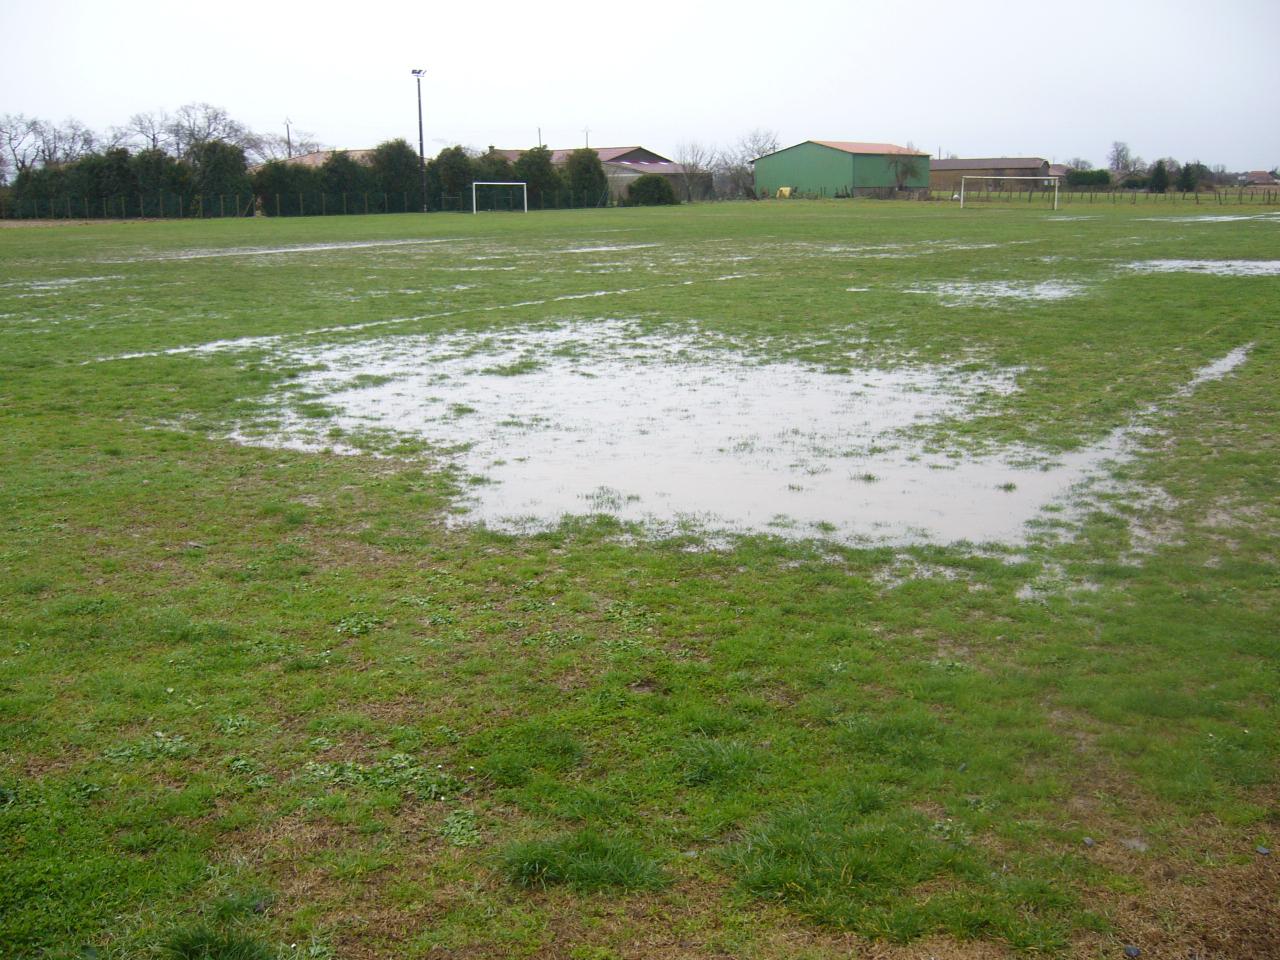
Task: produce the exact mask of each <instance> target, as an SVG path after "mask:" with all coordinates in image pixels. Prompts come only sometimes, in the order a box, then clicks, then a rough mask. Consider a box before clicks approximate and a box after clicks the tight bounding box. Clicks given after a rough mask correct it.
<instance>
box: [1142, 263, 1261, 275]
mask: <svg viewBox="0 0 1280 960" xmlns="http://www.w3.org/2000/svg"><path fill="white" fill-rule="evenodd" d="M1125 266H1126V267H1127V268H1128V269H1130V270H1134V271H1137V272H1138V273H1207V274H1211V275H1213V276H1215V277H1280V260H1138V261H1135V262H1133V263H1128V264H1125Z"/></svg>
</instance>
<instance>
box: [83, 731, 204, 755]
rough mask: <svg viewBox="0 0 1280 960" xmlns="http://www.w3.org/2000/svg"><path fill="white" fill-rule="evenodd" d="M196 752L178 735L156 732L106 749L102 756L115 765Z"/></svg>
mask: <svg viewBox="0 0 1280 960" xmlns="http://www.w3.org/2000/svg"><path fill="white" fill-rule="evenodd" d="M195 752H196V748H195V746H194V745H193V744H191V743H188V742H187V738H186V737H184V736H183V735H182V734H180V733H165V732H163V731H161V730H157V731H156V732H155V733H153V734H152V735H151V736H150V737H147V738H145V739H142V740H135V741H134V742H132V743H122V744H118V745H116V746H114V747H108V748H107V749H106V750H104V751H103V756H104V757H106V758H107V759H108V760H111V761H113V762H116V763H127V762H128V761H130V760H156V759H160V758H164V757H189V756H191V755H192V754H193V753H195Z"/></svg>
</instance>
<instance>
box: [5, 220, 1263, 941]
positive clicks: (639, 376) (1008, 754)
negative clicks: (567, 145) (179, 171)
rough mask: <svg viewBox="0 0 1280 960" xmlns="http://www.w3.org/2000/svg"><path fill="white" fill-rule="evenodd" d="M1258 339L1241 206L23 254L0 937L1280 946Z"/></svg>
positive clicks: (1251, 259) (288, 232)
mask: <svg viewBox="0 0 1280 960" xmlns="http://www.w3.org/2000/svg"><path fill="white" fill-rule="evenodd" d="M1153 211H1154V212H1153ZM1278 349H1280V215H1277V214H1276V213H1275V212H1274V211H1268V210H1264V209H1261V208H1252V207H1248V206H1239V207H1237V206H1229V207H1216V206H1215V207H1210V206H1207V205H1204V206H1196V205H1194V204H1186V203H1182V204H1172V203H1170V204H1157V205H1141V206H1126V205H1110V204H1101V203H1099V204H1079V203H1076V204H1072V205H1070V206H1068V207H1066V208H1065V209H1063V210H1061V211H1058V212H1056V213H1055V212H1053V211H1051V210H1049V209H1047V208H1045V207H1042V206H1032V205H1028V204H1025V203H1023V204H1009V205H998V204H997V205H984V206H978V207H975V208H974V209H966V210H964V211H960V210H958V209H957V206H956V205H955V204H946V203H891V202H874V201H847V202H825V203H821V202H804V201H795V202H762V203H759V204H751V205H747V204H741V205H737V204H722V205H701V206H694V207H687V208H673V209H662V210H628V209H623V210H604V211H564V212H546V213H531V214H528V215H516V214H510V215H499V214H494V215H483V216H476V217H472V216H462V215H445V214H436V215H430V216H385V217H331V218H322V219H298V220H239V221H237V220H226V221H207V222H155V223H124V224H83V225H57V226H27V227H13V228H9V229H0V844H2V849H3V854H2V855H0V957H5V958H10V957H12V958H19V957H21V958H28V957H30V958H36V957H41V958H45V957H48V958H86V957H99V958H125V957H156V956H168V957H177V958H187V960H195V958H206V960H232V958H236V960H257V958H273V957H278V958H287V960H303V958H314V960H322V958H330V957H332V958H348V957H349V958H366V957H385V958H393V957H394V958H402V957H424V958H425V957H450V956H458V957H511V956H529V957H563V958H567V960H609V958H622V957H628V958H630V957H637V958H639V957H645V958H653V957H659V958H661V957H670V958H676V957H707V958H710V957H747V958H784V957H785V958H793V957H810V958H819V957H823V958H825V957H847V956H864V955H865V956H875V957H902V958H917V957H918V958H923V957H928V956H938V957H956V958H980V957H1005V956H1025V955H1057V956H1069V957H1076V956H1078V957H1113V956H1123V955H1124V954H1123V951H1124V949H1125V948H1126V947H1129V946H1136V947H1138V948H1139V949H1141V950H1142V956H1144V957H1177V958H1180V960H1182V958H1186V957H1188V956H1195V957H1201V958H1210V957H1223V958H1225V957H1233V958H1235V957H1263V956H1275V955H1276V951H1277V950H1278V949H1280V947H1277V944H1280V900H1278V897H1280V893H1278V891H1280V869H1278V868H1277V862H1278V860H1280V853H1272V852H1271V851H1272V850H1273V849H1274V848H1275V847H1276V843H1277V840H1280V836H1278V834H1280V791H1278V790H1277V785H1278V784H1280V766H1278V762H1277V761H1278V760H1280V722H1278V714H1277V687H1278V685H1280V650H1278V649H1277V624H1280V573H1278V572H1277V571H1278V569H1280V567H1278V565H1277V564H1278V559H1277V558H1278V556H1280V485H1278V482H1280V481H1278V477H1280V448H1278V446H1277V441H1278V439H1280V426H1278V424H1280V390H1278V389H1277V383H1280V352H1278Z"/></svg>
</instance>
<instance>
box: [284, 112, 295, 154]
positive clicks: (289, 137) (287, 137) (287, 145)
mask: <svg viewBox="0 0 1280 960" xmlns="http://www.w3.org/2000/svg"><path fill="white" fill-rule="evenodd" d="M291 123H293V121H292V120H290V119H289V118H288V117H285V118H284V152H285V156H287V157H288V158H289V159H290V160H292V159H293V134H292V133H291V132H290V131H289V125H290V124H291Z"/></svg>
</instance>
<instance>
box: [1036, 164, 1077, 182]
mask: <svg viewBox="0 0 1280 960" xmlns="http://www.w3.org/2000/svg"><path fill="white" fill-rule="evenodd" d="M1071 169H1072V168H1071V167H1069V166H1067V165H1066V164H1065V163H1051V164H1049V176H1051V177H1057V178H1058V179H1059V180H1066V179H1067V174H1069V173H1070V172H1071ZM1033 176H1034V174H1033Z"/></svg>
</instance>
